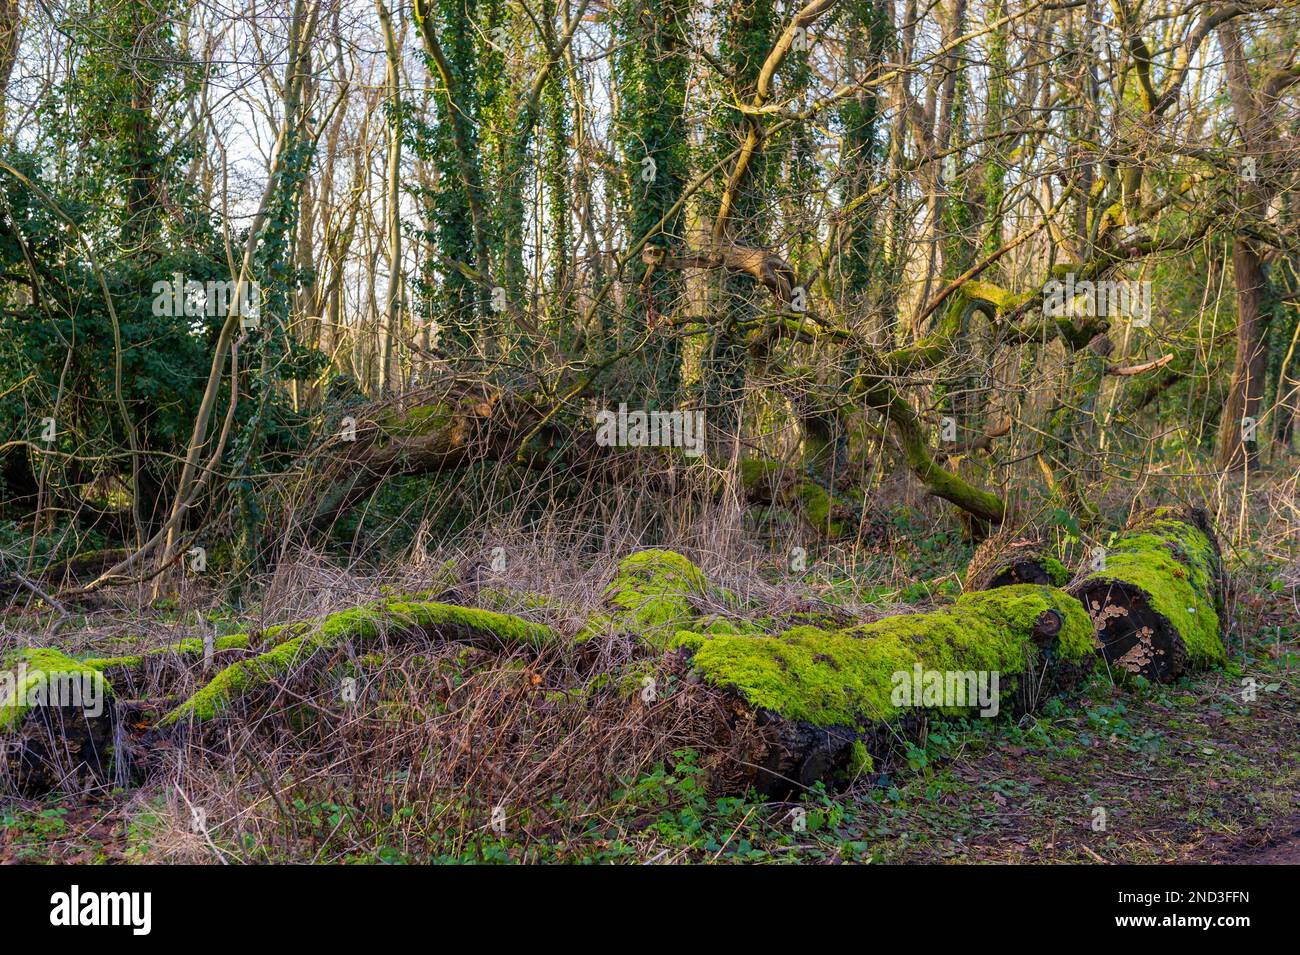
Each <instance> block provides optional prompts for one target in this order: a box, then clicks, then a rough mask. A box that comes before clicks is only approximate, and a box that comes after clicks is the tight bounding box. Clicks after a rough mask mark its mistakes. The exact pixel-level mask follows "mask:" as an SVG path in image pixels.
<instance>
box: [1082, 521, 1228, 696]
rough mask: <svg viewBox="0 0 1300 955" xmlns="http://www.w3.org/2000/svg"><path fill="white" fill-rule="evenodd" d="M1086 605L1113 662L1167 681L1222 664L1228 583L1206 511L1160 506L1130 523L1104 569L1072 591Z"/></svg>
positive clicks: (1103, 649)
mask: <svg viewBox="0 0 1300 955" xmlns="http://www.w3.org/2000/svg"><path fill="white" fill-rule="evenodd" d="M1069 590H1070V592H1071V593H1072V594H1074V595H1075V596H1076V597H1078V598H1079V599H1080V600H1081V601H1083V604H1084V606H1085V607H1086V608H1087V610H1088V613H1089V614H1090V615H1091V617H1092V620H1093V624H1094V625H1095V627H1096V630H1097V637H1098V640H1099V642H1100V645H1101V652H1102V654H1103V655H1104V656H1105V658H1106V660H1107V661H1108V662H1109V663H1111V664H1113V665H1114V666H1116V667H1119V668H1120V669H1122V670H1127V671H1129V672H1131V673H1137V674H1140V675H1142V676H1144V677H1146V678H1147V679H1151V680H1157V681H1160V682H1162V683H1168V682H1171V681H1173V680H1176V679H1177V678H1178V677H1179V676H1180V675H1181V674H1182V673H1183V672H1184V671H1185V670H1187V669H1188V668H1189V667H1190V668H1192V669H1202V668H1205V667H1209V666H1213V665H1215V664H1220V663H1222V662H1223V661H1224V660H1225V659H1226V656H1227V654H1226V651H1225V649H1224V646H1223V640H1222V637H1221V634H1220V629H1219V621H1220V616H1221V614H1222V612H1223V598H1224V590H1225V579H1224V576H1223V564H1222V557H1221V555H1220V552H1219V544H1218V540H1217V538H1216V537H1215V534H1214V530H1213V528H1212V527H1211V525H1210V522H1209V518H1208V516H1207V515H1206V514H1205V512H1204V511H1203V510H1201V509H1199V508H1172V507H1160V508H1155V509H1154V510H1151V511H1148V512H1146V513H1144V514H1142V515H1140V516H1138V517H1137V518H1135V519H1134V520H1133V521H1131V522H1130V523H1129V525H1128V527H1127V528H1126V530H1125V531H1124V533H1123V534H1122V535H1121V536H1120V537H1119V539H1118V540H1117V541H1116V542H1115V543H1114V544H1113V545H1112V546H1111V547H1109V548H1107V550H1106V552H1105V554H1104V559H1103V562H1102V566H1101V568H1100V569H1098V570H1095V571H1093V572H1092V573H1090V574H1088V575H1087V576H1086V577H1084V578H1083V579H1082V580H1080V581H1078V582H1077V583H1075V584H1073V585H1072V586H1071V587H1070V588H1069Z"/></svg>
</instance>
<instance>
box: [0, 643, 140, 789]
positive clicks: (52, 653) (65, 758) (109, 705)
mask: <svg viewBox="0 0 1300 955" xmlns="http://www.w3.org/2000/svg"><path fill="white" fill-rule="evenodd" d="M114 704H115V701H114V697H113V691H112V688H111V687H110V686H109V684H108V681H106V680H105V679H104V677H103V675H102V674H100V673H99V671H97V670H95V669H93V668H91V667H89V666H87V665H86V664H84V663H80V662H78V661H77V660H74V659H73V658H72V657H69V656H67V655H66V654H63V653H60V652H59V651H58V650H52V649H27V650H20V651H18V652H16V653H13V654H11V655H10V656H9V657H8V658H7V659H6V660H5V663H4V669H3V670H0V779H8V780H9V781H10V782H11V783H12V784H13V786H14V787H15V788H16V789H17V790H18V791H19V792H20V793H23V794H26V795H33V794H38V793H42V792H47V791H49V790H50V789H54V788H56V787H57V788H62V789H68V790H77V789H83V788H86V787H88V786H91V785H96V784H103V783H106V782H107V781H108V780H109V779H110V775H109V769H110V766H111V761H112V760H111V757H112V746H113V730H114V725H115V705H114Z"/></svg>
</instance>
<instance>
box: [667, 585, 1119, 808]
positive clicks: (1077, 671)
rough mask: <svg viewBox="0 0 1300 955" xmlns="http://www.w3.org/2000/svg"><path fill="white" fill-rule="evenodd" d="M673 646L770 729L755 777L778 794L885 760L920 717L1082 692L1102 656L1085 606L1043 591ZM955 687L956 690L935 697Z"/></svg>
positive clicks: (685, 639)
mask: <svg viewBox="0 0 1300 955" xmlns="http://www.w3.org/2000/svg"><path fill="white" fill-rule="evenodd" d="M672 645H673V646H674V647H677V648H680V649H681V650H683V651H684V652H685V653H687V654H689V656H690V660H691V666H692V670H693V671H694V673H695V674H696V675H698V677H699V678H701V679H702V680H704V682H705V683H707V684H709V685H712V686H716V687H718V688H720V689H723V690H726V691H728V692H730V693H732V694H734V696H735V697H736V698H737V699H738V701H740V703H742V704H743V706H742V707H741V708H740V709H741V711H742V715H743V716H748V717H750V718H753V719H754V720H755V721H756V722H759V723H761V724H765V725H768V726H770V727H771V728H772V733H771V734H770V735H771V740H772V743H771V746H770V747H769V750H768V752H767V753H766V754H764V756H763V758H762V759H761V762H760V765H759V766H758V774H757V776H756V778H755V779H754V780H753V782H754V783H755V785H757V786H758V787H759V788H760V789H761V790H763V791H765V792H769V793H776V792H781V791H784V790H788V789H790V788H791V787H794V786H806V785H809V784H811V783H812V782H814V781H816V780H817V779H819V778H822V777H824V776H826V775H827V774H828V773H829V772H831V771H833V770H835V769H839V768H843V767H845V766H848V765H849V764H850V762H851V761H861V760H862V759H863V758H864V757H866V756H870V757H873V758H874V757H877V756H884V755H886V754H887V753H888V752H889V750H890V749H892V748H893V742H894V741H896V740H897V738H898V737H899V736H905V735H907V732H908V730H909V729H910V728H911V727H913V726H914V725H915V724H916V723H917V722H919V714H920V713H922V712H927V711H928V712H937V713H941V714H945V715H963V714H969V713H971V712H972V711H976V710H984V711H986V712H987V711H988V709H993V710H994V711H996V710H997V709H998V708H1000V707H1001V706H1002V705H1004V704H1007V705H1010V706H1012V707H1013V708H1016V709H1024V710H1030V709H1033V708H1035V707H1036V706H1037V703H1038V701H1039V700H1040V699H1042V698H1043V697H1045V696H1047V695H1049V694H1052V693H1060V692H1065V691H1067V690H1069V689H1071V688H1073V687H1075V686H1077V685H1078V683H1079V682H1081V680H1082V679H1083V677H1084V676H1085V675H1086V674H1087V673H1088V672H1089V671H1090V670H1091V668H1092V666H1093V661H1094V660H1095V653H1094V650H1095V643H1094V638H1093V629H1092V622H1091V621H1090V620H1089V618H1088V614H1087V613H1086V612H1085V611H1084V609H1083V607H1082V605H1081V604H1080V603H1079V602H1078V601H1077V600H1075V599H1074V598H1073V597H1071V596H1070V595H1068V594H1066V593H1065V592H1064V591H1060V590H1055V589H1053V588H1051V587H1041V586H1033V585H1019V586H1012V587H1004V588H1000V589H998V590H995V591H989V592H985V593H977V594H967V595H966V596H964V597H961V598H959V599H958V600H957V602H956V603H955V604H954V605H953V606H951V607H948V608H945V609H942V610H936V611H932V612H929V613H920V614H906V615H902V616H897V617H888V618H885V619H883V620H878V621H876V622H874V623H868V624H862V625H860V626H856V627H852V628H848V629H844V630H823V629H819V628H816V627H796V628H794V629H792V630H787V631H785V632H784V633H782V634H780V635H778V636H765V635H756V634H708V633H696V632H690V631H683V632H680V633H678V634H677V636H676V637H675V638H674V640H673V643H672ZM993 674H996V675H997V684H996V687H994V685H993V684H992V676H993ZM981 675H982V676H981ZM972 678H974V679H975V680H976V681H978V680H979V679H985V680H986V681H987V683H986V687H987V689H989V690H993V689H996V697H995V698H994V699H992V700H989V699H984V700H983V701H980V700H978V699H973V698H972V691H973V689H974V683H972ZM918 680H920V681H922V682H923V686H920V687H916V686H915V683H916V682H917V681H918ZM936 680H937V681H939V682H938V683H937V684H936ZM949 683H951V684H952V687H951V690H952V691H953V692H939V693H938V694H937V695H936V694H935V693H933V692H932V691H935V690H936V689H938V690H940V691H946V690H947V685H948V684H949ZM954 694H955V695H954ZM990 704H991V705H990ZM745 710H747V712H744V711H745Z"/></svg>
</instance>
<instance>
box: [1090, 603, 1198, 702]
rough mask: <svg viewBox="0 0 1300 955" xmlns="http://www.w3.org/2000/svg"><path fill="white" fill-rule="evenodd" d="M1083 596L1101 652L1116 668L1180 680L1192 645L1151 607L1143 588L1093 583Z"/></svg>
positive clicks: (1155, 677) (1154, 677)
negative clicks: (1187, 643)
mask: <svg viewBox="0 0 1300 955" xmlns="http://www.w3.org/2000/svg"><path fill="white" fill-rule="evenodd" d="M1078 597H1079V599H1080V600H1081V601H1083V605H1084V607H1086V608H1087V610H1088V614H1089V616H1091V617H1092V621H1093V625H1094V627H1095V629H1096V634H1097V642H1098V645H1099V649H1100V651H1101V654H1102V656H1103V657H1105V659H1106V661H1107V663H1109V664H1110V665H1111V666H1112V667H1115V668H1117V669H1120V670H1125V671H1127V672H1129V673H1134V674H1138V675H1140V676H1143V677H1146V678H1147V679H1151V680H1156V681H1158V682H1161V683H1168V682H1171V681H1173V680H1176V679H1177V678H1178V677H1179V676H1180V675H1181V674H1182V673H1183V672H1184V671H1185V670H1186V669H1187V646H1186V644H1185V643H1184V641H1183V639H1182V637H1181V636H1180V635H1179V633H1178V630H1177V628H1175V627H1174V625H1173V624H1172V623H1171V622H1170V621H1169V620H1168V619H1166V618H1165V617H1164V616H1163V615H1162V614H1160V613H1158V612H1157V611H1156V610H1155V609H1154V608H1153V607H1152V606H1151V603H1150V600H1149V599H1148V596H1147V594H1146V592H1145V591H1143V590H1142V589H1141V588H1140V587H1136V586H1134V585H1133V584H1130V583H1126V582H1124V581H1119V580H1107V579H1104V578H1102V579H1092V580H1090V581H1088V582H1087V583H1086V585H1085V586H1083V587H1082V588H1080V589H1079V591H1078Z"/></svg>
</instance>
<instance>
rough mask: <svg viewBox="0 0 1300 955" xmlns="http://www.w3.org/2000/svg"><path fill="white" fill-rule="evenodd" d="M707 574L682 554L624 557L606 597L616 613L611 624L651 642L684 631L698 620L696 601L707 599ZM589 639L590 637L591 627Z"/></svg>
mask: <svg viewBox="0 0 1300 955" xmlns="http://www.w3.org/2000/svg"><path fill="white" fill-rule="evenodd" d="M708 593H709V584H708V581H707V580H705V578H704V574H703V573H702V572H701V571H700V569H699V568H698V567H696V566H695V565H694V564H693V563H691V562H690V560H688V559H687V558H685V557H683V556H682V555H681V554H677V553H674V552H673V551H670V550H643V551H638V552H637V553H635V554H630V555H629V556H627V557H625V558H623V560H622V561H621V562H620V563H619V565H618V572H617V573H615V575H614V579H613V580H612V581H611V582H610V584H609V586H608V587H607V588H605V597H606V599H607V600H608V601H609V604H610V606H611V607H613V608H614V610H615V611H616V612H615V613H614V614H612V615H611V616H610V617H609V618H608V623H610V624H612V625H614V626H618V627H622V628H623V629H635V630H636V631H637V633H638V635H639V636H641V637H642V638H643V639H646V640H648V641H650V642H651V643H661V642H662V641H663V640H664V639H665V638H666V636H667V635H669V634H671V633H673V632H674V631H676V630H679V629H684V628H686V627H688V626H689V625H690V624H691V623H693V622H694V621H695V619H696V616H697V615H696V612H695V607H694V605H693V603H692V600H693V599H694V598H702V597H706V596H707V595H708ZM584 629H585V630H587V631H588V632H587V636H588V637H590V636H591V632H590V627H588V628H584Z"/></svg>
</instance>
